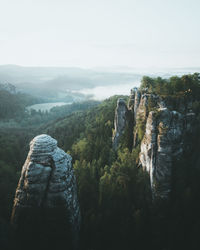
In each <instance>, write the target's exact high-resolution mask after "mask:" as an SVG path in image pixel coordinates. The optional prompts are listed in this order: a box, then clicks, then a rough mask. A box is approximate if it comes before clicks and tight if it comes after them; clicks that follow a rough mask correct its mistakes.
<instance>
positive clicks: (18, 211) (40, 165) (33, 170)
mask: <svg viewBox="0 0 200 250" xmlns="http://www.w3.org/2000/svg"><path fill="white" fill-rule="evenodd" d="M31 218H32V219H31ZM11 221H12V223H13V224H14V225H15V227H16V228H17V229H20V230H22V231H23V230H25V231H27V230H26V229H27V227H28V225H29V224H32V229H30V228H29V231H28V233H29V234H31V233H32V234H33V237H34V233H35V232H34V229H33V228H34V227H35V228H37V229H36V231H37V230H38V227H40V228H41V227H45V230H47V229H48V230H49V231H50V235H51V233H52V232H51V229H52V231H55V228H57V229H56V231H57V236H58V238H62V237H60V235H59V231H60V234H64V233H65V230H66V233H68V234H69V233H70V234H71V235H72V237H73V244H76V243H75V242H76V241H77V237H78V232H79V226H80V210H79V204H78V200H77V189H76V179H75V176H74V173H73V168H72V164H71V156H70V155H68V154H66V153H65V152H64V151H63V150H62V149H60V148H58V147H57V141H56V140H55V139H53V138H52V137H50V136H48V135H39V136H36V137H35V138H34V139H33V140H32V141H31V142H30V151H29V153H28V156H27V159H26V161H25V164H24V166H23V168H22V172H21V177H20V180H19V184H18V187H17V190H16V194H15V199H14V206H13V211H12V218H11ZM69 228H70V229H69ZM59 229H60V230H59ZM54 235H55V233H54ZM48 237H49V236H48Z"/></svg>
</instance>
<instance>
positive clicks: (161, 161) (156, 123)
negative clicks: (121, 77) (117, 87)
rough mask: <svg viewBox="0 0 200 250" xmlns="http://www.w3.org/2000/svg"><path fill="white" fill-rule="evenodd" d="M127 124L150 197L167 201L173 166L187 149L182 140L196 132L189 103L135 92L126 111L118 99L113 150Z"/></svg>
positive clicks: (132, 91)
mask: <svg viewBox="0 0 200 250" xmlns="http://www.w3.org/2000/svg"><path fill="white" fill-rule="evenodd" d="M174 109H176V110H174ZM127 114H129V116H127ZM130 115H131V117H132V123H130V122H129V121H130ZM130 124H131V126H132V129H129V138H131V136H132V138H133V143H132V149H134V148H136V147H140V154H139V166H141V167H142V168H143V170H144V171H147V172H148V173H149V178H150V184H151V190H152V197H153V198H161V199H167V198H168V197H169V195H170V192H171V188H172V185H171V184H172V175H173V166H174V162H175V161H177V160H179V159H181V158H182V157H183V155H184V152H185V151H186V150H187V148H189V147H188V145H187V140H185V138H186V136H190V135H191V134H194V131H195V124H196V122H195V114H194V113H193V112H192V103H191V100H187V102H186V101H185V100H184V98H176V99H170V98H164V97H161V96H158V95H156V94H153V93H148V91H146V92H145V91H144V90H143V91H140V90H139V89H137V88H134V89H132V90H131V95H130V98H129V103H128V107H126V104H125V102H124V101H123V100H121V99H119V100H118V103H117V107H116V111H115V124H114V125H115V130H114V136H113V146H114V149H116V148H117V147H118V145H119V142H120V138H121V137H122V135H123V132H124V129H125V126H126V125H128V126H129V125H130Z"/></svg>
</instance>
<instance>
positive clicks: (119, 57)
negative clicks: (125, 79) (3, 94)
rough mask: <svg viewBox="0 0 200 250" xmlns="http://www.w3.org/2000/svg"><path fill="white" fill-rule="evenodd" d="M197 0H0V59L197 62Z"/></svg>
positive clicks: (92, 63)
mask: <svg viewBox="0 0 200 250" xmlns="http://www.w3.org/2000/svg"><path fill="white" fill-rule="evenodd" d="M199 13H200V0H0V64H18V65H23V66H67V67H69V66H77V67H85V68H88V67H89V68H91V67H112V66H129V67H199V66H200V31H199V30H200V14H199Z"/></svg>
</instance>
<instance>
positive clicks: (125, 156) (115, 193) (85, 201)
mask: <svg viewBox="0 0 200 250" xmlns="http://www.w3.org/2000/svg"><path fill="white" fill-rule="evenodd" d="M191 79H192V80H191ZM182 83H183V86H182V85H181V84H182ZM162 84H163V86H162ZM170 86H171V87H172V90H170V88H171V87H170ZM199 86H200V83H199V75H198V74H195V75H189V76H185V77H182V78H177V77H175V78H170V80H163V79H160V78H159V79H152V78H143V81H142V85H141V89H142V91H145V89H146V90H148V92H151V93H155V94H159V95H161V96H165V97H171V96H174V97H176V98H177V99H179V100H180V99H181V98H182V97H183V96H186V97H187V98H188V97H189V98H192V100H193V102H192V105H193V106H192V109H193V107H195V112H196V115H197V116H198V115H199V110H200V109H199V107H200V105H199V104H200V101H199V100H200V92H199V88H200V87H199ZM188 87H190V89H191V90H192V91H189V92H185V91H186V90H188ZM159 91H160V92H159ZM117 99H118V97H117V96H115V97H113V98H110V99H108V100H106V101H104V102H103V103H102V104H100V105H98V106H95V107H93V108H90V109H88V110H85V111H83V110H82V111H81V110H80V109H78V112H74V113H68V114H65V115H66V116H65V117H61V118H59V119H58V120H52V121H49V123H47V124H44V125H42V126H38V127H37V126H35V129H34V130H33V131H32V132H30V131H29V130H28V129H27V130H25V129H23V130H21V129H19V128H18V129H12V130H9V131H8V130H7V131H5V130H2V132H1V135H0V158H1V161H0V204H3V205H1V207H0V223H1V228H0V230H1V231H0V235H2V236H1V237H2V238H1V239H0V241H1V242H4V243H5V241H6V237H7V235H6V234H5V233H3V232H5V228H7V227H6V225H8V221H9V215H10V209H11V206H12V200H13V195H14V192H15V188H16V184H17V181H18V177H19V171H20V170H21V167H22V165H23V162H24V160H25V156H26V154H27V151H28V142H29V141H30V140H31V139H32V138H33V137H34V136H35V135H37V134H41V133H48V134H49V135H51V136H52V137H54V138H56V139H57V140H58V145H59V146H60V147H61V148H63V149H64V150H65V151H68V152H69V153H70V154H71V155H72V157H73V163H74V170H75V173H76V177H77V184H78V195H79V201H80V207H81V214H82V226H81V240H80V242H81V249H83V250H89V249H97V250H98V249H99V250H102V249H109V250H110V249H120V250H121V249H125V250H126V249H127V250H129V249H134V248H135V249H147V248H149V249H155V250H160V249H170V250H173V249H174V250H175V249H176V250H177V249H195V246H199V245H200V242H199V237H198V232H199V226H200V221H199V216H198V212H199V210H200V202H199V189H200V185H199V183H200V182H199V179H200V171H199V163H200V158H199V153H198V148H199V144H200V133H199V131H200V127H198V129H197V131H198V133H196V134H195V136H194V137H190V138H188V140H187V142H188V151H187V152H186V154H185V156H184V158H183V159H182V160H180V161H178V162H175V168H174V179H173V192H172V195H171V198H170V200H169V201H165V202H164V201H158V202H157V203H155V204H152V203H151V193H150V189H149V176H148V175H147V174H146V173H145V172H143V171H142V169H140V168H138V165H137V160H138V154H139V150H140V148H139V147H137V148H134V149H133V150H132V149H131V150H130V147H129V145H130V144H129V143H130V142H129V139H130V137H129V136H128V134H129V130H128V129H129V128H127V134H126V133H125V135H124V138H123V141H124V143H122V145H121V148H120V149H119V150H118V151H117V152H114V151H113V149H112V129H113V121H114V110H115V107H116V102H117ZM152 106H153V104H152ZM193 111H194V109H193ZM40 125H41V123H40ZM197 126H199V125H198V124H197ZM140 130H141V131H140V134H141V135H140V138H139V139H140V140H141V138H142V137H143V134H144V127H142V125H141V128H140ZM131 148H132V146H131ZM3 237H4V238H3ZM198 244H199V245H198ZM196 249H198V248H196Z"/></svg>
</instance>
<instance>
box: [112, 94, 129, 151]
mask: <svg viewBox="0 0 200 250" xmlns="http://www.w3.org/2000/svg"><path fill="white" fill-rule="evenodd" d="M127 111H128V109H127V106H126V103H125V101H124V100H123V99H121V98H119V99H118V101H117V107H116V110H115V120H114V128H115V130H114V133H113V148H114V149H117V147H118V146H119V142H120V138H121V136H122V134H123V133H124V130H125V126H126V123H127Z"/></svg>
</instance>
